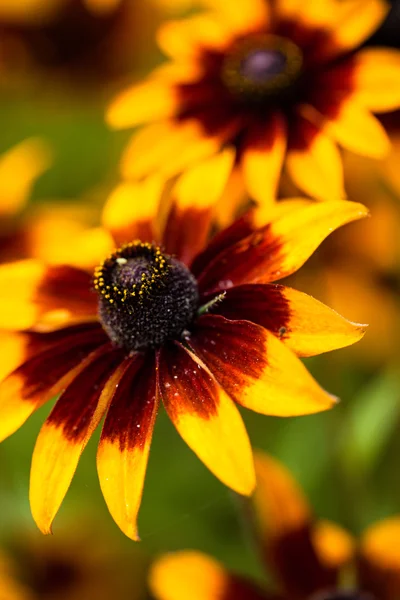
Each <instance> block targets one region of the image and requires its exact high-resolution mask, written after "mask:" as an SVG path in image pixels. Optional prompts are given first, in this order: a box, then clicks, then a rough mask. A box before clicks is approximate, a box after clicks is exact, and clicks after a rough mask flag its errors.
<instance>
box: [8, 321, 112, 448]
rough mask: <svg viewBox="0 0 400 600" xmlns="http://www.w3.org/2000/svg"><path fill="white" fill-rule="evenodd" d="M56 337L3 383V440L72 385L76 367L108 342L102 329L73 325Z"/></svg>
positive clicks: (78, 367)
mask: <svg viewBox="0 0 400 600" xmlns="http://www.w3.org/2000/svg"><path fill="white" fill-rule="evenodd" d="M48 335H50V337H52V336H53V338H52V339H53V343H50V344H49V345H48V346H47V345H46V342H43V343H44V345H45V349H44V350H43V351H41V352H39V353H38V354H37V355H33V356H32V357H31V358H30V359H29V360H28V361H27V362H25V363H23V364H22V365H21V366H20V367H18V368H17V369H16V370H15V371H13V372H12V373H11V374H10V375H8V376H7V377H6V378H5V379H4V380H3V382H2V383H1V384H0V415H1V419H0V440H3V439H5V438H6V437H8V436H9V435H11V434H12V433H14V431H16V430H17V429H18V428H19V427H21V425H22V424H23V423H24V422H25V421H26V419H27V418H28V417H29V416H30V415H31V414H32V413H33V412H34V411H35V410H36V409H37V408H39V407H40V406H42V404H44V403H45V402H47V400H50V398H53V397H54V396H55V395H56V394H58V393H59V392H61V391H62V390H63V389H65V387H66V386H67V385H68V384H69V382H70V381H72V379H73V378H74V376H75V369H78V370H79V369H80V368H81V362H82V360H83V359H85V358H86V356H87V355H88V354H89V353H90V352H92V351H93V350H95V349H96V348H97V347H98V346H99V345H101V344H104V343H105V342H106V341H107V339H108V338H107V336H106V335H105V333H104V332H103V331H102V329H101V328H100V327H99V326H97V327H96V328H93V327H92V328H82V329H79V328H77V329H76V330H74V328H71V331H70V332H69V331H68V329H67V330H63V331H60V332H57V333H56V334H48Z"/></svg>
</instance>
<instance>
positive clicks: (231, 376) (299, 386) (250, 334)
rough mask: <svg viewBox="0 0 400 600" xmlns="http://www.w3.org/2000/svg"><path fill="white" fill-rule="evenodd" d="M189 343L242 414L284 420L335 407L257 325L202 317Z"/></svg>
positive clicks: (301, 367)
mask: <svg viewBox="0 0 400 600" xmlns="http://www.w3.org/2000/svg"><path fill="white" fill-rule="evenodd" d="M189 343H190V344H191V345H192V346H193V348H194V349H195V351H196V353H197V354H198V355H199V356H200V358H201V359H202V360H203V361H204V362H205V364H206V365H207V367H208V368H209V369H210V371H211V373H212V374H213V375H214V377H215V378H216V380H217V381H218V383H219V384H220V385H221V386H222V387H223V388H224V390H225V391H226V392H227V393H228V394H229V395H230V396H231V397H232V398H233V399H234V400H235V401H236V402H237V403H238V404H241V405H242V406H245V407H246V408H249V409H251V410H254V411H256V412H259V413H262V414H265V415H275V416H279V417H289V416H295V415H306V414H311V413H316V412H320V411H323V410H327V409H329V408H331V407H332V406H333V405H334V404H335V400H336V399H335V398H334V397H333V396H331V395H330V394H328V393H327V392H325V391H324V390H322V389H321V388H320V387H319V385H318V384H317V383H316V381H315V380H314V379H313V378H312V377H311V375H310V374H309V372H308V371H307V369H306V368H305V367H304V365H303V364H302V363H301V362H300V361H299V360H298V358H297V357H296V356H295V355H294V354H293V353H292V352H291V351H290V350H289V349H288V348H286V347H285V345H284V344H282V342H280V341H279V340H277V339H276V337H275V336H274V335H273V334H272V333H270V332H269V331H267V330H266V329H264V328H263V327H260V326H259V325H255V324H253V323H250V322H249V321H229V320H228V319H225V318H224V317H221V316H219V315H204V316H202V317H200V319H199V320H198V325H197V327H196V330H195V332H194V334H193V336H192V337H191V339H190V342H189ZM289 373H290V376H289V375H288V374H289Z"/></svg>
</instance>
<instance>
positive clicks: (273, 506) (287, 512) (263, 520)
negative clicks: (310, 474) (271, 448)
mask: <svg viewBox="0 0 400 600" xmlns="http://www.w3.org/2000/svg"><path fill="white" fill-rule="evenodd" d="M254 464H255V468H256V477H257V488H256V492H255V494H254V503H255V507H256V510H257V516H258V518H259V522H260V525H261V527H262V529H263V531H264V535H266V537H267V538H268V537H270V538H275V537H280V536H283V535H285V534H287V533H290V532H291V531H292V530H296V529H301V528H303V527H305V526H307V525H309V524H310V523H311V520H312V515H311V510H310V508H309V506H308V502H307V499H306V497H305V495H304V493H303V491H302V490H301V488H300V486H299V485H298V484H297V482H296V481H295V480H294V479H293V477H292V475H291V474H290V472H289V471H288V469H286V468H285V466H284V465H283V464H281V463H280V462H278V461H277V460H275V459H274V458H272V457H271V456H268V455H267V454H265V453H263V452H255V453H254Z"/></svg>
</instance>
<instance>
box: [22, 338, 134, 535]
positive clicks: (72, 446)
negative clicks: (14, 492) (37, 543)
mask: <svg viewBox="0 0 400 600" xmlns="http://www.w3.org/2000/svg"><path fill="white" fill-rule="evenodd" d="M120 362H121V355H120V353H116V354H115V356H112V354H111V353H110V351H108V352H104V351H103V350H102V349H100V350H99V351H98V352H97V353H94V354H92V356H91V357H90V358H89V359H88V360H87V361H86V362H85V367H84V368H82V369H81V370H80V372H79V373H78V375H77V376H76V377H75V379H74V380H73V381H72V383H70V384H69V386H68V387H67V389H66V390H65V392H64V393H63V394H62V395H61V396H60V398H59V399H58V401H57V403H56V405H55V407H54V408H53V410H52V412H51V414H50V416H49V417H48V419H47V420H46V422H45V424H44V425H43V427H42V429H41V431H40V433H39V437H38V439H37V441H36V445H35V449H34V452H33V456H32V467H31V481H30V491H29V496H30V503H31V510H32V515H33V518H34V520H35V522H36V524H37V526H38V527H39V529H40V530H41V532H42V533H44V534H48V533H51V525H52V522H53V519H54V517H55V515H56V514H57V512H58V509H59V508H60V506H61V503H62V501H63V500H64V497H65V494H66V493H67V490H68V488H69V486H70V483H71V480H72V478H73V476H74V474H75V470H76V468H77V466H78V462H79V459H80V457H81V454H82V452H83V450H84V448H85V446H86V444H87V443H88V441H89V439H90V437H91V435H92V433H93V431H94V430H95V429H96V427H97V426H98V424H99V423H100V421H101V419H102V417H103V416H104V413H105V411H106V409H107V406H108V403H109V401H110V396H111V394H112V392H113V391H114V389H115V387H116V385H118V383H119V380H120V378H121V369H122V367H120V369H117V370H116V372H115V374H114V375H112V376H111V374H112V371H113V370H114V369H116V367H117V365H118V363H120ZM124 366H125V365H124ZM110 376H111V377H110ZM109 378H110V379H109ZM108 379H109V381H107V380H108Z"/></svg>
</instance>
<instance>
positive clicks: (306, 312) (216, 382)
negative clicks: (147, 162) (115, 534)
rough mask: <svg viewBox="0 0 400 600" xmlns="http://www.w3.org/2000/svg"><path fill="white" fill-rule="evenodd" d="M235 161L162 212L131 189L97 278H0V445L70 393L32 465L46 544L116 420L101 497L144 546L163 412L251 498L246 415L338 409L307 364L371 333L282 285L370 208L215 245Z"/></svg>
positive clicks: (342, 207) (3, 270)
mask: <svg viewBox="0 0 400 600" xmlns="http://www.w3.org/2000/svg"><path fill="white" fill-rule="evenodd" d="M228 159H229V153H225V154H221V155H217V156H215V157H212V158H211V159H209V160H207V161H205V162H204V163H203V164H201V165H198V166H197V167H196V168H194V169H193V170H189V171H187V172H186V173H185V174H184V175H183V176H182V177H181V178H180V179H179V180H178V181H177V183H176V184H175V186H174V187H173V188H172V191H171V194H170V196H169V197H168V198H165V197H164V198H163V200H164V201H163V202H161V203H160V198H161V195H162V192H164V191H165V190H164V184H163V182H162V181H160V180H159V179H158V178H152V179H150V180H148V181H145V182H144V183H142V184H123V185H122V186H121V187H119V188H118V189H117V190H116V191H115V193H114V194H113V195H112V197H111V198H110V200H109V203H108V204H107V206H106V209H105V214H104V221H105V223H107V224H108V225H109V228H110V230H111V232H112V234H113V235H114V239H115V241H116V243H117V244H122V245H120V246H119V247H118V249H116V250H115V249H114V250H113V251H111V253H110V254H109V255H108V256H107V255H106V256H104V255H102V256H101V257H99V258H98V260H99V265H98V266H97V267H96V268H95V269H94V273H93V269H85V270H84V269H79V268H76V267H71V266H67V265H63V266H60V265H53V266H48V265H46V264H44V263H42V262H40V261H35V260H28V261H22V262H16V263H10V264H7V265H3V266H2V267H0V290H1V291H0V327H1V328H3V329H8V331H9V333H8V334H6V333H4V335H3V337H2V339H0V343H1V345H0V349H1V350H2V355H3V356H5V357H6V359H7V360H8V361H9V362H8V369H9V370H11V369H12V367H14V370H12V372H11V373H10V374H9V375H8V376H7V377H6V378H5V379H4V380H3V382H2V383H1V385H0V438H1V439H4V438H5V437H7V436H8V435H11V434H12V433H13V432H14V431H16V430H17V429H18V428H19V427H20V426H21V425H22V424H23V423H24V421H25V420H26V419H27V418H28V417H29V416H30V415H31V414H32V412H33V411H35V410H36V409H37V408H38V407H40V406H42V405H43V404H44V403H45V402H46V401H48V400H49V399H51V398H52V397H54V395H56V394H59V393H61V396H60V397H59V399H58V401H57V403H56V405H55V407H54V409H53V410H52V412H51V414H50V416H49V417H48V419H47V421H46V423H45V424H44V426H43V428H42V430H41V432H40V434H39V437H38V440H37V443H36V447H35V450H34V454H33V460H32V471H31V487H30V499H31V506H32V512H33V516H34V518H35V520H36V522H37V524H38V525H39V527H40V529H41V530H42V531H43V532H46V533H48V532H49V531H50V528H51V523H52V521H53V518H54V516H55V514H56V513H57V511H58V508H59V506H60V504H61V502H62V500H63V498H64V496H65V494H66V492H67V489H68V487H69V484H70V482H71V479H72V477H73V475H74V472H75V469H76V466H77V464H78V461H79V458H80V455H81V453H82V451H83V449H84V447H85V445H86V444H87V442H88V440H89V438H90V436H91V435H92V433H93V431H94V430H95V428H96V427H97V426H98V424H99V423H100V421H101V419H102V418H103V417H104V416H105V422H104V426H103V431H102V435H101V440H100V444H99V450H98V472H99V477H100V483H101V488H102V491H103V495H104V497H105V500H106V502H107V504H108V507H109V510H110V512H111V514H112V516H113V517H114V519H115V521H116V522H117V524H118V525H119V526H120V527H121V529H122V530H123V531H124V532H125V533H126V534H127V535H128V536H129V537H131V538H133V539H138V533H137V525H136V519H137V513H138V510H139V506H140V501H141V495H142V488H143V482H144V477H145V472H146V467H147V460H148V454H149V450H150V444H151V437H152V433H153V427H154V422H155V418H156V414H157V411H158V407H159V404H160V402H161V401H162V402H163V404H164V406H165V409H166V411H167V413H168V416H169V417H170V419H171V421H172V422H173V424H174V425H175V427H176V429H177V431H178V432H179V434H180V435H181V436H182V438H183V439H184V441H185V442H186V443H187V444H188V445H189V447H190V448H191V449H192V450H193V451H194V452H195V453H196V454H197V456H198V457H199V458H200V459H201V460H202V461H203V462H204V464H205V465H206V466H207V467H208V468H209V469H210V471H211V472H212V473H214V475H216V476H217V477H218V478H219V479H220V480H221V481H222V482H223V483H225V484H226V485H227V486H229V487H231V488H232V489H234V490H235V491H237V492H238V493H241V494H244V495H248V494H251V493H252V491H253V488H254V484H255V478H254V467H253V458H252V451H251V447H250V443H249V439H248V436H247V433H246V430H245V427H244V424H243V422H242V419H241V416H240V414H239V412H238V409H237V408H236V406H235V403H237V404H239V405H241V406H244V407H246V408H249V409H251V410H254V411H256V412H259V413H262V414H269V415H278V416H282V417H283V416H286V417H287V416H292V415H304V414H309V413H314V412H318V411H322V410H327V409H329V408H331V407H332V406H333V405H334V403H335V399H334V398H333V397H332V396H331V395H330V394H328V393H326V392H325V391H324V390H322V389H321V388H320V387H319V386H318V384H317V383H316V382H315V380H314V379H313V378H312V377H311V375H310V374H309V373H308V371H307V370H306V369H305V367H304V365H303V364H302V363H301V361H300V360H299V358H298V357H303V356H312V355H315V354H319V353H321V352H326V351H328V350H333V349H335V348H340V347H344V346H347V345H349V344H352V343H354V342H356V341H357V340H359V339H360V338H361V337H362V335H363V333H364V330H365V328H364V327H363V326H361V325H358V324H355V323H351V322H349V321H347V320H346V319H343V318H342V317H341V316H339V315H338V314H337V313H335V312H334V311H331V310H330V309H329V308H328V307H326V306H324V305H323V304H321V303H320V302H318V301H316V300H314V299H313V298H311V297H309V296H307V295H305V294H302V293H300V292H298V291H296V290H293V289H290V288H287V287H284V286H281V285H278V284H274V283H272V282H274V281H277V280H279V279H281V278H283V277H285V276H287V275H289V274H290V273H293V272H294V271H296V270H297V269H298V268H299V267H300V266H301V265H302V264H303V263H304V262H305V261H306V260H307V258H308V257H309V256H310V255H311V254H312V253H313V251H314V250H315V249H316V248H317V247H318V245H319V244H320V243H321V241H322V240H323V239H324V238H325V237H327V236H328V235H329V233H330V232H332V231H333V230H334V229H336V228H337V227H339V226H341V225H343V224H345V223H348V222H350V221H353V220H356V219H359V218H361V217H364V216H365V215H366V210H365V208H364V207H363V206H362V205H360V204H355V203H351V202H341V201H339V202H333V201H332V202H329V203H317V204H316V203H312V202H309V203H307V202H306V203H305V205H304V203H302V204H301V205H299V204H298V203H295V207H293V208H291V210H284V209H282V210H281V211H280V212H279V215H277V217H276V218H275V219H273V220H272V221H271V222H269V223H264V224H262V225H261V226H260V224H257V223H256V215H255V213H254V211H252V212H250V213H247V214H246V215H244V216H243V217H242V218H241V219H239V220H238V221H236V222H235V223H234V224H233V225H231V226H230V227H229V228H227V229H225V230H223V231H221V232H219V233H218V234H217V235H216V236H214V237H213V238H211V240H210V241H209V242H207V240H208V238H209V234H210V225H211V222H212V214H213V207H214V205H215V201H216V199H217V198H218V194H219V193H220V190H221V187H222V186H223V184H224V182H225V180H226V171H227V168H228V167H229V164H230V161H229V160H228ZM199 182H203V183H204V185H199ZM166 207H167V208H166ZM127 209H130V212H128V210H127ZM155 215H156V216H155ZM132 240H133V241H132ZM103 251H104V246H102V252H103ZM11 363H14V364H11ZM2 368H3V369H4V365H2Z"/></svg>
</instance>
